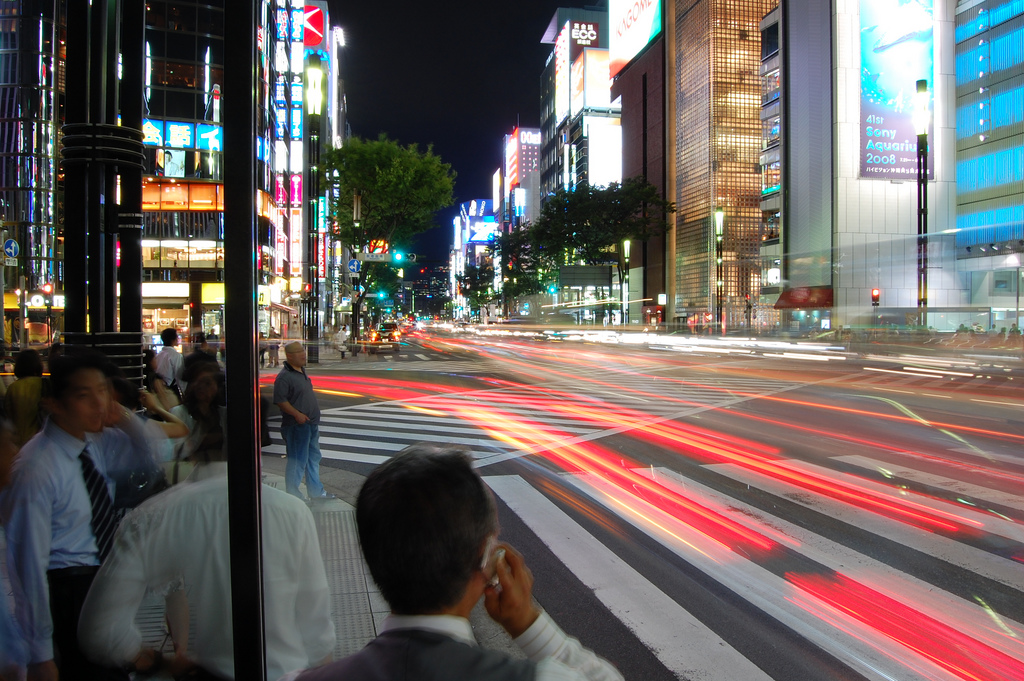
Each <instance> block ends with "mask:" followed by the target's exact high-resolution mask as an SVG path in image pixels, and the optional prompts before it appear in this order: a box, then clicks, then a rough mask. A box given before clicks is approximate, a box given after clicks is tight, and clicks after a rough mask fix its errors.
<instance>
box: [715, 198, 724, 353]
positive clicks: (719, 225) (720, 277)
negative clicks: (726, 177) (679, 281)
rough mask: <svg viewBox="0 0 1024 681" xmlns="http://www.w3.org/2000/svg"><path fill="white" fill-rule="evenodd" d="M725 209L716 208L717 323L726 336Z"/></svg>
mask: <svg viewBox="0 0 1024 681" xmlns="http://www.w3.org/2000/svg"><path fill="white" fill-rule="evenodd" d="M724 225H725V209H724V208H722V207H721V206H719V207H718V208H715V323H716V324H718V330H719V333H721V334H722V335H725V318H724V317H723V316H722V307H723V300H722V298H723V297H724V295H725V266H724V265H723V264H722V236H723V234H724V229H723V227H724Z"/></svg>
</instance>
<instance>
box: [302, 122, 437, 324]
mask: <svg viewBox="0 0 1024 681" xmlns="http://www.w3.org/2000/svg"><path fill="white" fill-rule="evenodd" d="M321 177H322V178H323V182H324V183H325V185H326V189H327V190H328V196H330V197H331V198H330V208H329V210H330V214H331V215H330V217H331V220H330V224H331V230H332V233H333V236H334V237H335V238H337V239H339V240H340V241H341V242H342V243H344V244H345V245H346V246H348V247H349V248H351V249H352V250H353V251H368V250H369V246H370V243H371V242H383V243H387V244H388V245H389V246H390V248H391V249H392V250H394V249H396V248H398V249H401V248H402V247H404V246H405V245H406V244H407V242H408V240H409V239H410V238H411V237H412V236H413V235H414V234H418V233H419V232H423V231H425V230H427V229H430V228H431V227H433V226H434V214H435V213H436V212H437V211H439V210H441V209H442V208H445V207H447V206H450V205H451V204H452V202H453V197H452V191H453V188H454V183H455V173H454V171H452V168H451V165H449V164H447V163H443V162H442V161H441V158H440V157H439V156H436V155H435V154H434V152H433V149H432V147H430V146H428V147H427V149H426V151H421V150H420V149H419V147H418V146H417V145H415V144H411V145H408V146H403V145H402V144H399V143H398V142H396V141H393V140H390V139H388V138H387V136H385V135H381V136H380V137H379V138H377V139H376V140H371V141H367V140H362V139H359V138H352V139H351V140H349V141H348V142H347V143H346V144H345V146H343V147H340V148H338V149H331V150H329V151H327V152H325V153H324V155H323V157H322V174H321ZM357 195H358V197H359V198H358V205H359V208H360V215H359V219H355V217H354V215H353V206H354V198H353V197H355V196H357ZM388 267H389V265H388V264H386V263H371V262H364V263H363V266H362V272H361V275H362V279H361V283H362V286H363V289H364V291H363V292H362V293H359V295H353V296H352V318H353V320H358V319H359V314H360V310H361V308H362V305H363V299H364V297H365V293H366V292H370V291H373V287H374V285H375V284H377V283H378V280H379V282H380V283H381V284H385V283H387V282H386V280H388V279H391V277H388V276H387V275H384V274H383V271H384V270H386V269H387V268H388ZM352 327H353V329H352V332H353V334H354V333H355V331H356V329H357V327H358V325H357V324H353V325H352Z"/></svg>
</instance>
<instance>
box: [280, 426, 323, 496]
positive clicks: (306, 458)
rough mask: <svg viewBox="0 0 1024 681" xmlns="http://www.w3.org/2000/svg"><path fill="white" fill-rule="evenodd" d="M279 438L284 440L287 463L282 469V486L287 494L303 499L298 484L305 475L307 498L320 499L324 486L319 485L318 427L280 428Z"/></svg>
mask: <svg viewBox="0 0 1024 681" xmlns="http://www.w3.org/2000/svg"><path fill="white" fill-rule="evenodd" d="M281 437H283V438H284V445H285V449H286V450H287V452H288V462H287V464H286V465H285V469H284V484H285V489H286V490H287V492H288V494H294V495H295V496H297V497H299V498H300V499H302V498H303V496H302V492H300V491H299V484H300V483H301V482H302V476H303V474H305V476H306V491H307V492H308V493H309V496H310V497H312V498H316V497H322V496H323V495H324V486H323V484H321V483H320V427H319V426H316V425H313V424H312V423H304V424H302V425H301V426H300V425H292V426H281Z"/></svg>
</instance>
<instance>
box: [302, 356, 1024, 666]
mask: <svg viewBox="0 0 1024 681" xmlns="http://www.w3.org/2000/svg"><path fill="white" fill-rule="evenodd" d="M438 346H439V347H442V346H443V347H444V348H445V350H446V351H449V350H451V351H459V350H461V351H463V354H465V353H467V352H468V353H472V354H471V356H472V357H474V358H475V359H474V361H476V362H479V363H481V364H484V365H485V366H487V367H488V375H487V376H481V377H476V378H469V377H466V376H463V377H461V378H459V379H458V380H455V379H454V378H451V377H446V378H444V380H442V379H441V377H438V376H423V375H419V374H412V373H398V372H395V373H389V374H387V375H381V374H370V373H362V374H356V373H343V374H340V375H318V376H314V383H315V385H316V386H317V389H318V390H320V391H321V392H322V394H325V395H335V396H340V397H347V398H348V402H347V403H346V404H345V405H344V406H340V407H338V408H337V409H336V410H335V411H334V413H333V414H332V412H331V411H327V412H325V422H326V424H327V425H325V426H324V427H323V431H324V432H333V433H335V434H336V435H339V436H341V437H339V438H338V444H337V446H338V447H339V451H340V450H345V451H348V450H349V449H351V448H352V442H353V441H355V440H356V439H359V438H363V440H362V441H363V446H365V447H366V448H367V451H372V452H374V453H376V454H375V456H374V457H368V456H363V458H358V457H355V458H352V459H351V460H352V461H363V462H376V461H380V460H383V459H384V456H382V455H386V454H387V453H388V452H389V451H397V450H398V449H399V448H400V447H401V446H402V445H401V444H399V440H401V442H404V443H407V442H409V441H411V440H413V439H415V438H421V439H433V440H435V441H452V442H459V443H463V444H465V445H466V446H468V447H470V449H471V450H472V451H473V453H474V456H476V458H477V465H478V466H479V467H481V468H484V467H488V468H489V467H492V466H504V468H501V469H500V470H501V471H502V474H503V475H504V474H507V473H508V472H516V473H518V474H521V475H524V476H527V477H528V479H530V480H535V481H537V482H536V484H538V485H539V486H540V488H541V489H542V490H543V491H544V492H545V494H547V495H549V496H550V497H553V498H556V499H560V500H564V502H565V503H566V504H567V505H569V506H570V507H572V508H574V509H576V510H577V512H579V513H581V514H584V515H585V516H586V517H588V518H593V519H594V522H595V523H597V524H598V525H600V526H601V527H603V528H606V531H608V532H610V533H615V534H616V535H617V536H619V537H620V538H621V539H622V540H623V541H628V537H629V536H630V535H629V533H628V532H627V531H625V530H624V529H622V527H625V526H628V527H632V528H636V529H637V530H639V531H640V532H643V533H644V534H646V535H648V536H649V537H651V538H653V539H654V540H655V541H657V542H658V543H659V544H660V545H662V546H664V547H666V548H667V549H668V550H669V551H670V552H672V554H673V555H675V556H677V557H678V560H679V561H682V564H685V565H687V566H689V567H691V568H693V569H696V570H699V571H700V572H702V573H703V574H705V575H706V576H707V577H708V578H709V579H711V580H714V581H715V582H717V583H718V584H719V585H721V587H723V588H724V589H726V590H727V591H728V592H730V593H734V594H737V595H738V596H739V597H740V598H742V599H744V600H745V601H746V602H747V603H749V605H750V607H751V608H753V609H754V610H755V611H756V612H759V613H761V616H762V617H763V618H764V619H765V622H766V626H781V627H783V628H785V629H786V630H787V631H791V632H793V633H794V635H795V636H797V637H802V638H803V639H805V640H806V641H808V642H810V643H811V644H813V645H814V646H816V647H818V648H819V649H821V650H822V651H825V653H827V654H828V655H830V656H832V657H833V658H834V659H836V660H838V661H840V662H841V663H842V664H843V665H846V666H847V667H848V668H849V669H850V670H853V671H855V672H856V673H857V674H859V675H861V676H863V677H866V678H880V679H882V678H885V679H889V678H901V679H918V678H923V679H976V680H981V679H986V680H987V679H992V680H993V681H994V680H995V679H1024V671H1022V670H1024V626H1022V625H1021V621H1022V620H1024V571H1022V569H1021V563H1024V498H1022V497H1021V494H1020V489H1021V483H1022V482H1024V465H1022V461H1021V459H1020V458H1019V456H1018V452H1019V448H1020V445H1021V443H1022V441H1024V433H1022V432H1021V431H1020V428H1019V421H1017V420H1016V419H1017V418H1018V415H1019V413H1020V411H1019V410H1020V408H1021V407H1022V406H1024V402H1022V401H1021V399H1020V397H1019V396H1018V395H1017V393H1016V392H1015V390H1016V386H1015V385H1014V384H1010V383H1008V382H1007V383H1005V384H999V385H998V386H997V387H996V388H994V389H991V391H990V392H986V390H987V389H983V388H979V387H978V386H979V385H989V384H979V383H978V381H981V380H988V379H987V378H986V377H987V376H989V375H994V374H996V371H995V370H994V367H992V366H986V365H983V364H979V363H973V364H972V363H971V362H967V361H959V360H950V361H948V362H946V361H944V360H940V359H931V360H928V361H918V360H916V359H909V358H900V359H898V360H897V361H895V362H888V361H883V360H881V359H877V358H871V359H868V360H865V359H864V358H859V359H855V358H849V359H842V360H836V361H832V360H828V361H827V362H825V363H822V362H820V361H817V360H807V358H805V357H801V356H792V353H790V354H789V355H787V353H786V352H761V353H760V354H756V355H753V354H750V355H745V356H743V357H737V356H729V357H727V358H719V359H713V360H708V359H706V358H704V359H700V360H699V361H697V360H695V359H693V358H692V356H681V355H677V354H656V353H633V352H624V351H623V349H622V348H616V347H600V346H597V347H595V346H593V345H585V344H584V345H581V344H575V345H570V344H558V345H552V344H544V343H536V342H531V341H524V340H520V339H515V338H497V339H492V340H484V339H480V338H451V339H445V340H443V341H439V342H438ZM797 354H798V355H799V354H802V353H797ZM865 362H873V363H875V364H876V365H877V366H876V367H875V368H880V369H886V371H870V370H867V369H868V367H866V366H865ZM889 370H891V371H893V372H898V373H899V375H898V376H897V375H896V374H894V373H889ZM855 374H858V375H864V376H865V377H866V378H865V379H864V380H865V381H866V382H864V383H858V384H848V383H844V381H846V380H848V379H849V378H850V376H852V375H855ZM1014 376H1016V374H1014ZM1014 376H1010V377H1008V378H1007V379H1006V381H1009V380H1010V378H1013V377H1014ZM885 381H897V382H896V383H886V382H885ZM908 382H920V384H921V385H923V386H925V387H924V388H923V389H920V390H918V389H916V388H914V386H915V385H917V383H908ZM948 386H955V388H951V387H948ZM907 388H914V390H916V392H913V391H911V390H905V389H907ZM893 389H897V390H899V391H901V392H908V394H907V395H906V396H903V395H901V396H898V397H893V396H891V393H884V392H883V393H880V394H879V393H876V392H875V391H876V390H881V391H886V390H893ZM989 398H994V399H989ZM982 402H984V404H982ZM989 403H991V404H989ZM403 414H404V415H403ZM367 418H371V419H373V423H372V424H370V423H366V422H365V419H367ZM331 419H335V420H334V421H333V423H332V421H331ZM363 432H365V433H366V434H365V435H362V434H361V433H363ZM389 439H393V440H394V441H395V443H394V444H393V445H392V444H390V442H386V441H385V440H389ZM371 440H377V441H372V442H371ZM330 456H331V454H330V452H329V451H326V450H325V457H328V458H330ZM616 519H617V520H618V522H620V523H622V524H623V526H622V527H618V526H617V525H616V522H615V521H616ZM636 550H637V551H640V549H639V548H637V549H636ZM683 605H684V607H685V605H686V604H685V603H683Z"/></svg>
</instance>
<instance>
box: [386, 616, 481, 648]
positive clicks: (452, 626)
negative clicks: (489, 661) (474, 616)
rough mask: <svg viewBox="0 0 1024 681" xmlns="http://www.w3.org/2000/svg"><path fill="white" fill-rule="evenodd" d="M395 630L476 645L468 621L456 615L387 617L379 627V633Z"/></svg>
mask: <svg viewBox="0 0 1024 681" xmlns="http://www.w3.org/2000/svg"><path fill="white" fill-rule="evenodd" d="M396 629H420V630H422V631H432V632H434V633H435V634H441V635H443V636H447V637H449V638H453V639H455V640H456V641H461V642H462V643H466V644H469V645H471V646H475V645H477V642H476V637H475V636H473V627H472V626H471V625H470V623H469V620H467V619H466V618H464V617H458V616H456V615H388V616H387V617H386V618H385V619H384V623H383V624H382V625H381V628H380V630H381V633H383V632H385V631H395V630H396Z"/></svg>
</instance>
